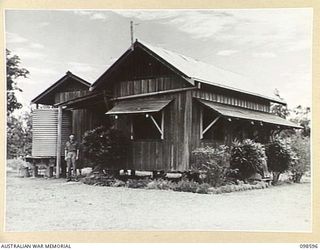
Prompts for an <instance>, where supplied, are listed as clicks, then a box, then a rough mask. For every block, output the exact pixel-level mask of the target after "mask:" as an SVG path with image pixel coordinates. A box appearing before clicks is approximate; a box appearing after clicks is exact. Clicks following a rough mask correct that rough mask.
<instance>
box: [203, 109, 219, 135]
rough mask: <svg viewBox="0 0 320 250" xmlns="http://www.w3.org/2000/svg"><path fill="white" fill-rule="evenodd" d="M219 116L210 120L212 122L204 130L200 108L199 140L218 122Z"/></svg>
mask: <svg viewBox="0 0 320 250" xmlns="http://www.w3.org/2000/svg"><path fill="white" fill-rule="evenodd" d="M220 117H221V115H219V116H217V117H216V118H214V119H213V120H212V122H210V123H209V125H208V126H207V127H206V128H203V107H201V108H200V139H201V140H202V139H203V137H204V134H205V133H206V132H207V131H208V130H209V129H210V128H211V127H212V126H213V125H214V124H216V123H217V122H218V120H220Z"/></svg>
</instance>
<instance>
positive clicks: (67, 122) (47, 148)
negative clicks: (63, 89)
mask: <svg viewBox="0 0 320 250" xmlns="http://www.w3.org/2000/svg"><path fill="white" fill-rule="evenodd" d="M71 126H72V117H71V113H70V112H65V111H63V113H62V147H61V154H62V155H64V145H65V143H66V141H67V140H68V137H69V135H70V133H71ZM32 130H33V132H32V156H34V157H36V156H37V157H54V156H56V150H57V136H58V109H56V108H54V109H36V110H34V111H33V113H32Z"/></svg>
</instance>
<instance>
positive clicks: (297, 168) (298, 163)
mask: <svg viewBox="0 0 320 250" xmlns="http://www.w3.org/2000/svg"><path fill="white" fill-rule="evenodd" d="M290 141H291V148H292V150H293V151H294V152H295V154H296V160H295V161H294V162H293V164H292V165H291V166H290V168H289V170H290V172H291V173H292V178H293V181H294V182H300V179H301V177H302V175H303V174H304V173H305V172H307V171H309V170H310V162H311V159H310V137H308V136H303V135H302V134H296V135H293V136H292V137H291V138H290Z"/></svg>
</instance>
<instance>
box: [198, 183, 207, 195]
mask: <svg viewBox="0 0 320 250" xmlns="http://www.w3.org/2000/svg"><path fill="white" fill-rule="evenodd" d="M209 188H210V185H209V184H208V183H202V184H200V185H199V186H198V187H197V189H196V193H199V194H208V193H209Z"/></svg>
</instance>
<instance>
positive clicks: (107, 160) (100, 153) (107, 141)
mask: <svg viewBox="0 0 320 250" xmlns="http://www.w3.org/2000/svg"><path fill="white" fill-rule="evenodd" d="M128 144H129V140H128V138H127V137H125V136H124V135H123V134H122V132H121V131H120V130H117V129H112V128H111V129H109V128H105V127H104V126H100V127H97V128H95V129H93V130H89V131H86V132H85V134H84V136H83V140H82V150H83V152H84V156H85V157H86V159H87V162H88V163H89V165H91V166H92V167H97V166H100V167H101V168H106V169H114V168H118V167H119V164H121V163H123V161H124V160H125V159H126V156H127V153H128V148H127V146H128ZM120 167H121V166H120ZM122 167H123V166H122Z"/></svg>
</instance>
